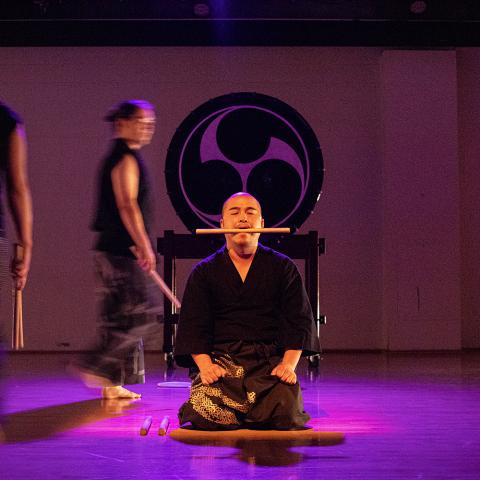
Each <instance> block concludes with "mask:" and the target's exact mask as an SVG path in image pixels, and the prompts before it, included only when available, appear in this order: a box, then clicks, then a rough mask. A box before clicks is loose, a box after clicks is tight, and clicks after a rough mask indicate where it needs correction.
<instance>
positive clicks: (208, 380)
mask: <svg viewBox="0 0 480 480" xmlns="http://www.w3.org/2000/svg"><path fill="white" fill-rule="evenodd" d="M226 374H227V371H226V370H225V369H224V368H222V367H221V366H220V365H217V364H216V363H212V364H211V365H209V366H208V367H204V368H202V369H201V370H200V378H201V380H202V383H203V384H204V385H211V384H212V383H215V382H218V380H220V378H222V377H224V376H225V375H226Z"/></svg>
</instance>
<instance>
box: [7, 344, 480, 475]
mask: <svg viewBox="0 0 480 480" xmlns="http://www.w3.org/2000/svg"><path fill="white" fill-rule="evenodd" d="M71 358H73V356H72V355H71V354H24V353H21V354H11V355H10V356H9V357H8V360H7V365H6V368H5V371H4V382H3V387H2V390H1V396H2V397H3V398H4V412H5V413H6V418H7V421H8V424H7V426H6V428H5V433H6V442H5V443H4V444H3V445H0V478H1V479H2V480H13V479H15V480H17V479H22V480H23V479H29V478H35V479H39V480H50V479H68V480H73V479H92V480H101V479H115V480H123V479H148V480H150V479H161V480H174V479H175V480H181V479H185V480H187V479H205V480H207V479H208V480H209V479H217V478H218V479H252V478H253V479H254V478H259V479H260V478H261V479H262V480H267V479H268V480H270V479H279V480H280V479H282V480H297V479H308V480H317V479H326V480H327V479H328V480H336V479H339V480H350V479H358V480H377V479H382V480H383V479H385V480H390V479H399V480H400V479H401V480H407V479H412V480H413V479H416V480H417V479H421V480H447V479H448V480H457V479H458V480H463V479H465V480H467V479H468V480H478V479H480V352H479V351H470V352H463V353H430V354H427V353H411V354H407V353H402V354H400V353H398V354H389V355H387V354H381V353H349V354H340V353H326V354H325V355H324V358H323V359H322V361H321V363H320V368H319V371H318V372H317V374H315V373H312V372H309V371H308V369H307V368H306V366H305V365H302V366H301V368H300V371H299V373H300V378H301V383H302V387H303V392H304V399H305V406H306V410H307V411H308V412H309V413H310V415H311V416H312V420H311V422H310V425H311V426H313V427H314V428H315V429H317V430H321V431H335V432H343V433H344V434H345V442H344V443H341V444H336V445H332V446H322V445H320V446H318V445H317V446H309V445H305V444H302V443H301V442H295V441H282V442H280V441H264V440H253V441H243V442H238V443H231V442H230V443H228V442H222V441H219V443H218V444H212V442H210V443H208V444H202V443H201V442H200V443H197V444H185V443H181V442H178V441H175V440H174V439H173V438H171V437H170V436H169V435H167V436H159V435H158V434H157V431H158V427H159V424H160V420H161V419H162V418H163V416H165V415H169V416H170V418H171V423H170V431H171V430H173V429H175V428H177V427H178V423H177V420H176V411H177V409H178V407H179V405H180V404H181V403H182V401H183V400H184V399H185V398H186V397H187V394H188V388H186V387H185V386H183V387H182V386H175V384H173V385H171V384H170V385H168V384H167V386H164V387H162V388H159V387H157V383H158V382H186V381H187V380H188V379H187V377H186V372H185V370H183V369H179V368H178V369H176V370H174V371H173V373H172V372H170V373H169V372H167V371H166V368H165V365H164V363H163V360H162V358H161V355H160V354H159V355H153V354H150V355H149V356H147V369H148V370H147V373H148V377H147V384H145V385H141V386H139V388H138V389H137V390H138V391H140V392H141V393H142V394H143V399H142V400H140V401H137V402H133V403H129V402H127V401H123V402H118V401H117V402H115V401H110V402H102V401H101V400H99V399H98V398H97V397H96V391H92V390H88V389H86V388H85V387H83V385H81V384H80V383H79V382H78V381H77V380H76V379H74V378H72V377H70V376H69V375H68V374H66V373H65V365H66V364H67V363H68V362H69V361H70V359H71ZM149 415H151V416H152V417H153V423H152V427H151V429H150V432H149V434H148V435H146V436H140V434H139V432H140V427H141V425H142V423H143V420H144V419H145V417H147V416H149Z"/></svg>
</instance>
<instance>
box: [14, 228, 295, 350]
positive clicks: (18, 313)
mask: <svg viewBox="0 0 480 480" xmlns="http://www.w3.org/2000/svg"><path fill="white" fill-rule="evenodd" d="M290 231H291V230H290V228H228V229H227V228H197V230H195V233H196V234H197V235H209V234H222V235H224V234H235V233H290ZM133 252H134V253H135V251H134V250H133ZM14 255H15V259H14V261H17V262H18V261H21V260H22V259H23V247H22V246H21V245H18V244H15V245H14ZM149 275H150V277H151V279H152V280H153V281H154V282H155V283H156V284H157V285H158V287H159V288H160V290H161V291H162V292H163V294H164V295H165V296H166V297H167V298H168V299H169V300H170V301H171V302H172V304H173V305H175V307H176V308H180V307H181V303H180V301H179V300H178V298H177V297H176V296H175V294H174V293H173V292H172V291H171V290H170V287H169V286H168V285H167V284H166V283H165V281H164V280H163V278H162V277H161V276H160V275H159V274H158V273H157V272H156V271H155V270H152V271H150V272H149ZM23 347H24V341H23V314H22V291H21V290H18V289H17V288H16V287H15V285H14V286H13V328H12V348H13V349H14V350H20V349H21V348H23Z"/></svg>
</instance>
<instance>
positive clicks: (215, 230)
mask: <svg viewBox="0 0 480 480" xmlns="http://www.w3.org/2000/svg"><path fill="white" fill-rule="evenodd" d="M290 232H291V228H274V227H271V228H197V229H196V230H195V233H196V234H197V235H212V234H213V235H215V234H220V235H223V234H226V233H290Z"/></svg>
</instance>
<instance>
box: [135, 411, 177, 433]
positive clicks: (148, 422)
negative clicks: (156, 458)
mask: <svg viewBox="0 0 480 480" xmlns="http://www.w3.org/2000/svg"><path fill="white" fill-rule="evenodd" d="M169 425H170V418H169V417H168V416H165V417H163V419H162V421H161V422H160V427H159V429H158V434H159V435H160V436H162V437H163V436H165V435H166V434H167V432H168V427H169ZM151 426H152V416H151V415H150V416H148V417H146V418H145V420H144V421H143V423H142V426H141V427H140V435H142V437H144V436H145V435H147V434H148V432H149V431H150V427H151Z"/></svg>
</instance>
